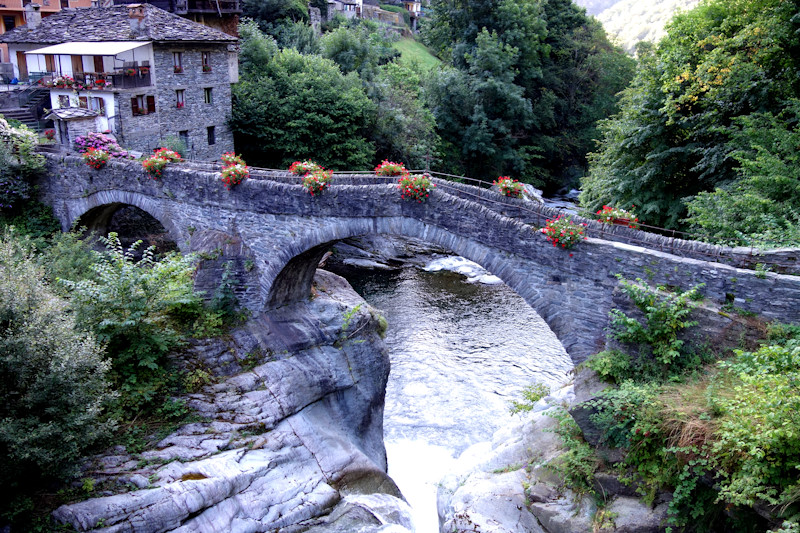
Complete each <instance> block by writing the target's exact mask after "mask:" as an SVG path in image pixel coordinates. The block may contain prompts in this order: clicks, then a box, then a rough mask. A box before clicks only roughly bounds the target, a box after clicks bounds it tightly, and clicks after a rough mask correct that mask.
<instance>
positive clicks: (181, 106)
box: [175, 102, 186, 109]
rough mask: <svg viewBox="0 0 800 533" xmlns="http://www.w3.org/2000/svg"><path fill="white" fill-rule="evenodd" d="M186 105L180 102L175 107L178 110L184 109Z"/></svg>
mask: <svg viewBox="0 0 800 533" xmlns="http://www.w3.org/2000/svg"><path fill="white" fill-rule="evenodd" d="M184 105H186V104H185V103H184V102H178V103H177V104H175V107H177V108H178V109H183V106H184Z"/></svg>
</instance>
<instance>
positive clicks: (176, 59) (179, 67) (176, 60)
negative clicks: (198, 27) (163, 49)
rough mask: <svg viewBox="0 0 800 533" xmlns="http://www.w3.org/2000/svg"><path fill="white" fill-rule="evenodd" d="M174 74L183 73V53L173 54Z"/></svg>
mask: <svg viewBox="0 0 800 533" xmlns="http://www.w3.org/2000/svg"><path fill="white" fill-rule="evenodd" d="M172 70H173V72H177V73H180V72H183V52H172Z"/></svg>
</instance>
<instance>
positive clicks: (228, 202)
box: [39, 155, 800, 363]
mask: <svg viewBox="0 0 800 533" xmlns="http://www.w3.org/2000/svg"><path fill="white" fill-rule="evenodd" d="M47 157H48V167H49V172H48V175H47V177H45V178H43V179H42V180H41V183H39V187H40V190H41V192H42V197H43V200H44V201H45V202H46V203H48V204H49V205H51V206H52V207H53V210H54V214H55V216H56V217H57V218H58V219H59V220H60V221H61V224H62V227H63V229H64V230H67V229H69V228H70V227H71V226H72V225H73V224H74V223H75V222H77V221H80V223H81V224H83V225H87V226H89V227H90V228H97V229H102V228H103V226H104V224H106V223H107V222H108V220H109V218H110V216H111V215H112V214H113V212H114V211H115V210H117V209H118V208H119V207H121V206H125V205H132V206H135V207H138V208H140V209H142V210H144V211H145V212H147V213H149V214H150V215H152V216H153V217H154V218H156V219H157V220H158V221H160V222H161V223H162V224H163V226H164V227H165V228H166V229H167V231H168V233H169V234H170V236H171V237H172V239H173V240H174V241H175V242H176V243H177V244H178V246H179V247H180V248H181V250H182V251H200V252H202V254H201V257H204V258H205V259H206V261H204V262H205V263H209V264H210V265H213V264H214V261H215V260H216V264H217V268H216V269H215V268H202V267H201V270H200V272H199V273H198V284H200V285H202V286H204V287H214V286H215V284H218V283H219V260H220V258H221V259H223V260H224V261H233V263H232V264H234V265H235V268H236V270H237V274H238V276H239V278H240V279H241V280H242V281H243V284H242V286H241V287H239V296H240V300H241V301H242V303H243V304H244V305H246V306H247V307H248V308H249V309H251V310H252V311H254V312H260V311H265V310H268V309H272V308H277V307H281V306H284V305H287V304H291V303H293V302H297V301H302V300H305V299H308V298H309V297H310V294H311V283H312V278H313V275H314V272H315V270H316V268H317V265H318V263H319V261H320V259H321V258H322V256H323V255H324V253H325V252H326V251H327V250H328V249H329V247H330V246H331V244H333V243H334V242H336V241H338V240H341V239H345V238H349V237H355V236H360V235H365V234H392V235H399V236H406V237H414V238H418V239H422V240H424V241H428V242H430V243H433V244H436V245H439V246H442V247H444V248H446V249H448V250H452V251H453V252H454V253H456V254H458V255H461V256H463V257H465V258H467V259H470V260H472V261H474V262H476V263H478V264H480V265H481V266H483V267H484V268H486V269H487V270H489V271H490V272H492V273H493V274H494V275H496V276H498V277H499V278H501V279H502V280H503V281H504V282H505V283H506V284H507V285H508V286H510V287H511V288H512V289H513V290H515V291H516V292H517V293H518V294H519V295H520V296H522V298H524V299H525V301H526V302H527V303H528V304H529V305H530V306H531V307H533V308H534V309H535V310H536V311H537V312H538V313H539V314H540V315H541V316H542V318H543V319H544V320H545V321H546V322H547V324H548V325H549V326H550V328H551V329H552V330H553V332H554V333H555V334H556V336H557V337H558V338H559V339H560V340H561V342H562V344H563V345H564V348H565V349H566V350H567V352H568V353H569V354H570V356H571V357H572V359H573V361H574V362H575V363H579V362H581V361H583V360H585V359H586V357H588V356H589V355H591V354H592V353H595V352H596V351H598V349H601V348H602V346H603V343H604V338H605V331H604V328H605V327H606V326H607V323H608V311H609V310H610V309H611V307H612V293H613V291H614V289H615V287H616V286H617V280H616V278H615V275H616V274H622V275H623V276H625V277H626V278H629V279H634V278H642V279H645V280H647V281H648V282H650V283H652V284H659V285H662V284H663V285H669V286H675V287H680V288H684V289H685V288H689V287H691V286H693V285H695V284H697V283H705V288H704V290H703V292H704V294H705V296H706V297H707V298H709V299H711V300H712V301H716V302H719V303H724V302H725V301H731V300H732V301H734V303H735V305H736V306H737V307H739V308H742V309H744V310H746V311H751V312H754V313H758V314H761V315H763V316H765V317H767V318H770V319H776V320H781V321H789V322H800V277H798V276H794V275H785V274H776V273H772V272H767V273H764V272H756V271H753V270H751V269H743V268H737V266H733V265H731V264H727V263H730V262H734V263H736V262H742V261H744V260H745V259H746V258H745V256H746V255H747V254H746V252H741V251H737V250H735V249H733V250H730V249H728V250H725V249H719V248H716V247H709V246H706V245H700V244H698V243H689V242H685V241H674V240H671V239H665V238H664V237H660V236H657V235H647V234H643V233H642V232H637V231H634V230H629V229H628V228H619V229H614V230H605V232H604V233H598V232H599V231H601V230H602V228H600V225H596V223H594V222H590V223H589V227H590V229H591V230H592V231H591V234H596V235H598V236H599V237H601V238H597V237H591V238H589V239H588V240H587V241H585V242H583V243H581V244H579V245H578V246H577V247H576V248H574V249H573V250H572V251H566V250H563V249H560V248H554V247H553V246H552V245H551V244H549V243H548V242H547V241H546V239H545V237H544V235H542V234H541V232H540V231H538V229H537V224H538V226H541V224H542V223H543V222H544V220H543V219H542V218H541V217H540V214H539V213H541V209H540V210H539V213H537V214H536V215H535V216H534V215H532V214H531V211H530V210H526V209H525V208H524V201H523V200H517V199H509V198H505V197H502V196H500V195H499V194H496V193H494V192H492V191H487V190H483V189H479V188H477V187H469V186H465V185H460V184H453V183H450V182H437V183H438V184H439V187H438V188H437V189H435V190H434V191H433V192H432V193H431V196H430V198H429V201H428V202H426V203H422V204H420V203H414V202H410V201H403V200H401V198H400V194H399V192H398V189H397V186H396V184H395V182H394V180H392V181H388V180H380V179H378V178H374V177H369V176H359V175H342V176H337V177H335V178H334V181H333V183H332V186H331V187H330V188H329V189H328V190H327V191H325V192H324V193H323V194H322V195H318V196H314V197H311V196H310V195H309V194H308V193H307V192H306V191H305V190H304V189H303V188H302V187H301V186H300V184H299V179H298V178H296V177H291V176H288V175H287V173H285V172H275V171H272V172H270V171H257V172H253V174H252V176H253V177H252V178H251V179H249V180H247V181H245V182H244V183H243V184H241V185H239V186H238V187H236V188H235V189H233V190H231V191H228V190H226V189H225V188H224V187H223V186H222V184H221V182H220V181H219V175H218V174H217V171H218V169H215V168H214V167H213V166H212V165H200V164H188V163H182V164H175V165H170V166H169V167H168V168H167V169H165V171H164V175H163V178H162V179H160V180H157V181H156V180H153V179H150V178H149V177H148V176H147V175H146V174H145V173H144V172H143V170H142V168H141V165H140V164H139V163H137V162H132V161H111V162H109V164H108V166H107V167H106V168H104V169H102V170H100V171H98V170H94V169H91V168H89V167H88V166H86V165H85V164H84V163H83V161H82V159H81V158H80V157H78V156H64V155H58V156H56V155H48V156H47ZM544 211H545V212H546V213H548V211H547V210H546V209H545V210H544ZM555 213H556V212H555V211H553V212H552V213H550V214H551V215H554V214H555ZM537 219H538V220H537ZM626 234H629V235H634V236H635V237H634V239H635V240H636V241H637V242H638V244H637V245H632V244H629V243H624V242H618V241H619V240H621V239H623V238H624V237H625V236H626ZM797 252H800V251H797V250H794V251H792V250H789V251H783V252H781V254H782V255H781V258H782V260H783V262H784V263H786V262H787V261H788V262H789V263H790V266H791V265H793V264H795V263H796V261H797V258H796V256H797V255H798V253H797Z"/></svg>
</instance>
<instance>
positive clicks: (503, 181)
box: [493, 176, 525, 198]
mask: <svg viewBox="0 0 800 533" xmlns="http://www.w3.org/2000/svg"><path fill="white" fill-rule="evenodd" d="M493 183H494V185H497V188H498V189H500V194H502V195H503V196H510V197H511V198H521V197H522V191H523V190H525V185H523V184H522V183H520V182H519V181H518V180H515V179H511V178H509V177H508V176H500V177H499V178H497V179H496V180H494V182H493Z"/></svg>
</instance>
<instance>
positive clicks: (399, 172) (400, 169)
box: [375, 159, 408, 176]
mask: <svg viewBox="0 0 800 533" xmlns="http://www.w3.org/2000/svg"><path fill="white" fill-rule="evenodd" d="M375 175H376V176H406V175H408V170H406V167H405V165H404V164H403V163H395V162H393V161H388V160H386V159H384V160H383V162H381V164H380V165H378V166H377V167H375Z"/></svg>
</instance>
